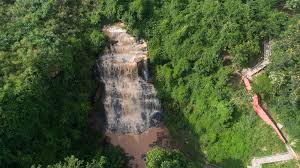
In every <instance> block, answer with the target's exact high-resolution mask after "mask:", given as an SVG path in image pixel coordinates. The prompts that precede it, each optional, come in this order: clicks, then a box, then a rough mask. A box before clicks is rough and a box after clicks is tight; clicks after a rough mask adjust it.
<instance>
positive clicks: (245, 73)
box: [241, 41, 298, 168]
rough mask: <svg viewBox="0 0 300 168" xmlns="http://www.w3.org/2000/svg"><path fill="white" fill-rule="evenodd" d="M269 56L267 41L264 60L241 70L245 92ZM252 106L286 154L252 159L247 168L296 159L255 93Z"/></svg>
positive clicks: (249, 89)
mask: <svg viewBox="0 0 300 168" xmlns="http://www.w3.org/2000/svg"><path fill="white" fill-rule="evenodd" d="M270 54H271V49H270V43H269V42H267V41H264V58H263V60H262V61H261V62H260V63H258V64H257V65H256V66H254V67H253V68H247V69H244V70H242V75H241V78H242V80H243V82H244V84H245V87H246V90H247V91H248V92H251V90H252V88H251V83H250V80H252V77H253V76H254V75H257V74H258V73H259V72H261V71H262V70H263V69H264V68H265V67H266V66H267V65H268V64H269V63H270V61H269V57H270ZM252 105H253V109H254V111H255V112H256V114H257V115H258V116H259V117H260V118H261V119H262V120H263V121H264V122H265V123H267V124H268V125H270V126H271V127H272V128H273V129H274V131H275V132H276V134H277V135H278V137H279V139H280V140H281V141H282V142H283V143H284V144H285V145H286V149H287V151H288V152H286V153H279V154H274V155H271V156H264V157H259V158H253V159H252V161H251V166H248V167H249V168H261V167H262V164H265V163H275V162H282V161H287V160H292V159H297V158H298V156H297V154H296V153H295V152H294V151H293V149H292V148H291V147H290V146H289V145H288V144H287V143H288V142H287V140H286V138H285V137H284V135H283V133H282V132H281V130H280V129H279V128H278V126H277V125H278V124H277V123H276V122H275V121H274V120H273V119H272V118H271V116H270V115H269V114H268V113H267V112H266V111H265V110H264V108H263V107H262V106H261V103H260V99H259V96H258V95H257V94H256V93H253V95H252Z"/></svg>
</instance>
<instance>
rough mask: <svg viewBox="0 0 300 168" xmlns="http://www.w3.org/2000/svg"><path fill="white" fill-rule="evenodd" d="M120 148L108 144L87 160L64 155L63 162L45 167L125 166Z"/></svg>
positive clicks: (94, 167)
mask: <svg viewBox="0 0 300 168" xmlns="http://www.w3.org/2000/svg"><path fill="white" fill-rule="evenodd" d="M124 156H125V154H124V153H123V151H122V150H121V149H120V148H113V147H111V146H109V147H108V148H104V150H102V151H100V152H99V151H98V152H97V154H96V155H95V156H94V157H93V158H92V159H91V161H89V162H85V161H83V160H79V159H78V158H76V157H75V156H73V155H71V156H70V157H66V158H65V159H64V162H58V163H56V164H53V165H48V166H46V167H47V168H126V167H127V164H128V163H127V159H126V158H125V157H124ZM42 167H43V166H41V165H38V166H35V165H33V166H31V168H42Z"/></svg>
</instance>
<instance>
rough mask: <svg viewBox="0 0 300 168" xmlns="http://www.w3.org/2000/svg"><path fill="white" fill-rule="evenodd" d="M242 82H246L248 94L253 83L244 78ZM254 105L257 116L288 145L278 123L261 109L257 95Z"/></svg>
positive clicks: (254, 97) (253, 99)
mask: <svg viewBox="0 0 300 168" xmlns="http://www.w3.org/2000/svg"><path fill="white" fill-rule="evenodd" d="M242 80H243V81H244V84H245V86H246V89H247V91H248V92H250V91H251V83H250V81H249V79H248V78H246V77H244V76H242ZM252 105H253V109H254V111H255V112H256V114H257V115H258V116H259V117H260V118H261V119H262V120H264V121H265V122H266V123H267V124H268V125H270V126H271V127H272V128H273V129H274V130H275V132H276V133H277V135H278V137H279V139H280V140H281V141H282V142H283V143H284V144H286V143H287V140H286V139H285V137H284V136H283V134H282V132H281V131H280V129H279V128H278V127H277V125H276V123H275V122H274V121H273V120H272V118H271V117H270V116H269V115H268V114H267V112H265V110H264V109H263V108H262V107H261V105H260V101H259V98H258V96H257V94H255V93H254V95H253V96H252Z"/></svg>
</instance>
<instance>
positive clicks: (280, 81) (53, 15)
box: [0, 0, 300, 168]
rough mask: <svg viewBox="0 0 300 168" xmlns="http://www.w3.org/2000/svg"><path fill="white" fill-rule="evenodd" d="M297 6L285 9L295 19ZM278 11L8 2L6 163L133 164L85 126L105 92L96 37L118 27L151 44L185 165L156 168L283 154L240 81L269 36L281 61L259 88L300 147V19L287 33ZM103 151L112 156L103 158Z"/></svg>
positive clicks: (2, 34)
mask: <svg viewBox="0 0 300 168" xmlns="http://www.w3.org/2000/svg"><path fill="white" fill-rule="evenodd" d="M298 2H299V1H298V0H288V1H285V6H286V8H288V9H290V10H293V11H294V12H293V14H294V13H297V10H298V8H299V3H298ZM278 3H279V1H277V0H225V1H224V0H72V1H71V0H63V1H61V0H49V1H45V2H42V1H37V0H31V1H22V0H16V1H7V0H5V1H1V2H0V21H1V23H2V24H1V25H0V165H1V166H2V167H29V166H31V165H32V164H35V165H53V164H54V163H57V164H54V165H53V166H48V167H50V168H52V167H53V168H56V167H63V168H65V167H66V168H67V167H87V168H88V167H99V168H100V167H107V166H108V167H116V168H118V167H126V164H127V160H126V158H125V156H124V154H123V153H122V152H120V151H119V150H118V149H115V148H111V147H108V148H107V149H106V147H104V146H103V145H98V143H96V139H99V136H101V135H94V134H91V133H90V131H89V128H88V114H89V113H90V112H91V111H92V110H93V104H92V101H91V99H92V96H93V92H94V91H95V88H96V82H95V81H94V79H93V73H92V65H93V63H94V60H95V58H96V56H97V55H98V54H99V53H100V52H101V51H102V49H103V47H104V46H105V45H106V39H105V37H104V36H103V34H102V33H101V32H100V31H99V30H100V27H101V26H103V25H104V24H107V23H112V22H114V21H117V20H123V21H124V22H125V23H126V25H127V26H128V29H129V30H130V31H131V32H132V33H133V34H134V35H136V36H137V37H143V38H145V39H146V40H147V42H148V46H149V55H150V57H151V67H152V73H153V74H154V78H155V80H154V83H155V85H156V88H157V89H158V94H159V97H160V99H161V101H162V105H163V108H164V110H165V117H164V120H165V124H166V125H167V126H168V128H169V130H170V132H171V133H172V135H173V136H174V139H175V140H176V144H177V145H178V146H180V147H181V149H182V151H183V153H184V155H185V156H187V158H188V161H187V160H186V159H185V158H184V156H183V154H180V153H179V152H177V151H174V152H173V151H171V152H170V151H166V150H162V149H155V150H154V151H151V152H150V153H149V154H148V156H147V165H148V167H151V166H152V167H155V166H157V167H162V168H163V167H164V168H166V167H176V166H177V167H186V166H187V165H188V164H187V162H190V163H189V164H192V165H190V166H191V167H201V166H202V164H203V163H204V161H207V162H211V163H214V164H218V165H221V166H223V167H232V168H234V167H239V168H240V167H244V166H245V165H246V164H247V163H249V159H250V158H251V157H252V156H254V155H255V156H259V155H265V154H270V153H273V152H278V151H281V150H283V149H284V146H283V145H282V144H281V142H280V141H279V140H278V138H277V136H276V134H275V133H273V131H272V129H271V128H270V127H268V126H267V125H265V124H264V123H263V122H262V121H261V120H260V119H259V118H258V117H257V116H256V115H255V113H254V112H253V110H252V108H251V105H250V104H249V102H250V101H251V100H250V98H249V96H248V95H247V93H246V91H245V89H244V88H243V86H241V85H240V83H239V76H237V75H236V74H235V72H237V71H239V70H241V68H244V67H247V66H249V65H251V64H253V63H255V62H256V61H257V58H258V57H259V56H260V54H261V42H262V41H263V40H264V39H274V41H275V42H274V47H273V50H274V51H272V53H273V54H272V64H271V66H270V68H268V69H267V73H266V74H264V75H261V76H259V78H257V79H256V81H255V85H254V89H255V91H257V92H258V93H259V94H260V95H262V97H263V99H264V100H266V101H267V103H268V104H269V105H270V108H271V111H273V112H274V113H276V114H278V116H279V118H280V119H281V121H282V122H283V124H284V125H285V127H286V128H287V131H288V132H289V135H291V137H292V138H293V139H299V136H300V135H299V133H300V127H297V126H300V116H299V114H300V113H299V109H300V106H299V100H300V99H299V94H300V93H299V88H300V86H299V82H298V81H299V80H300V79H299V72H300V70H299V58H300V57H299V53H300V51H299V39H300V38H299V34H300V33H299V18H298V16H297V15H296V14H295V15H294V16H293V18H294V21H291V23H290V24H288V17H287V14H286V13H284V12H281V11H279V10H278V9H276V7H277V6H278ZM287 25H289V26H287ZM284 31H285V32H284ZM282 32H284V33H283V34H282V35H280V34H281V33H282ZM225 60H229V61H227V62H226V63H225ZM291 116H292V117H291ZM266 142H268V143H266ZM297 148H298V149H300V147H299V143H298V144H297ZM95 149H97V150H98V149H99V150H100V151H101V150H103V151H106V152H100V154H96V155H95V153H96V152H95ZM114 151H117V152H114ZM118 151H119V152H118ZM72 155H74V156H72ZM67 156H70V157H67ZM75 156H76V157H78V158H79V159H77V158H76V157H75ZM65 157H67V158H66V159H65V161H64V162H59V161H61V160H63V158H65ZM37 167H41V166H37Z"/></svg>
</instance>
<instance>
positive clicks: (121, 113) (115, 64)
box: [97, 23, 161, 133]
mask: <svg viewBox="0 0 300 168" xmlns="http://www.w3.org/2000/svg"><path fill="white" fill-rule="evenodd" d="M123 27H124V25H123V24H122V23H118V24H115V25H113V26H106V27H104V28H103V32H104V33H105V35H107V36H108V38H109V39H110V41H111V44H110V47H108V48H107V49H106V50H105V52H104V54H103V55H102V56H100V57H99V59H98V61H97V65H98V72H99V75H100V81H101V82H102V83H103V84H104V88H105V89H104V90H105V93H104V94H105V95H104V98H103V104H104V109H105V114H106V121H107V123H106V124H107V126H106V128H107V131H110V132H114V133H141V132H143V131H145V130H146V129H147V128H150V127H153V126H155V125H157V124H158V123H159V121H160V118H161V117H160V116H161V115H160V114H161V107H160V103H159V101H158V99H157V98H156V91H155V89H154V87H153V85H152V84H151V83H149V72H148V62H147V45H146V43H145V42H144V41H143V40H139V41H138V40H136V39H135V38H134V37H132V36H130V35H129V34H128V33H127V32H126V30H125V29H124V28H123Z"/></svg>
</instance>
